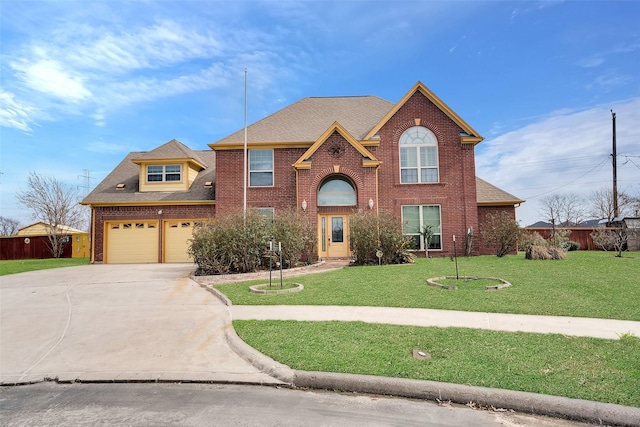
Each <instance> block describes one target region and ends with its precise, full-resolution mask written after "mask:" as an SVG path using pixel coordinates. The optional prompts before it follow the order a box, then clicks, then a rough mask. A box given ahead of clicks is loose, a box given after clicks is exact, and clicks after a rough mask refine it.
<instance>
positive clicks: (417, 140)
mask: <svg viewBox="0 0 640 427" xmlns="http://www.w3.org/2000/svg"><path fill="white" fill-rule="evenodd" d="M400 182H401V183H402V184H417V183H425V182H439V177H438V139H437V138H436V136H435V135H434V134H433V132H431V131H430V130H429V129H427V128H425V127H422V126H414V127H412V128H409V129H407V130H406V131H405V132H404V133H403V134H402V136H401V137H400Z"/></svg>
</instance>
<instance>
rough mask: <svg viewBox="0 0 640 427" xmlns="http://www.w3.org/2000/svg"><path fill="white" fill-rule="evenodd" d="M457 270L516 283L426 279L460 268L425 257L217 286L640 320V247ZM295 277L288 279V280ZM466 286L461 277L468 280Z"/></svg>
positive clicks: (243, 295)
mask: <svg viewBox="0 0 640 427" xmlns="http://www.w3.org/2000/svg"><path fill="white" fill-rule="evenodd" d="M458 271H459V275H460V276H477V277H499V278H501V279H504V280H507V281H509V282H511V283H512V285H513V286H512V287H510V288H506V289H502V290H498V291H486V290H484V287H482V286H461V287H460V289H458V290H455V291H454V290H447V289H437V288H433V287H431V286H429V285H427V279H428V278H431V277H441V276H451V275H454V276H455V274H456V272H455V264H454V262H453V261H451V260H450V259H449V258H432V259H424V258H420V259H417V260H416V263H415V264H413V265H390V266H382V267H380V266H367V267H348V268H344V269H342V270H339V271H332V272H326V273H318V274H309V275H305V276H300V277H297V278H296V279H295V281H296V282H299V283H301V284H303V285H304V291H302V292H298V293H291V294H281V295H257V294H253V293H251V292H249V285H251V284H256V283H264V280H262V281H254V282H244V283H235V284H226V285H217V286H216V288H217V289H219V290H220V291H221V292H223V293H224V294H225V295H227V296H228V297H229V298H230V299H231V301H232V302H233V304H238V305H242V304H244V305H280V304H285V305H286V304H291V305H353V306H377V307H415V308H434V309H445V310H462V311H484V312H493V313H521V314H540V315H552V316H576V317H595V318H604V319H622V320H640V303H639V302H640V300H639V299H638V295H640V253H638V252H635V253H625V256H624V257H623V258H617V257H615V256H613V254H612V253H608V252H597V251H580V252H569V253H568V254H567V259H566V260H562V261H530V260H525V259H524V256H523V255H522V254H520V255H517V256H506V257H504V258H498V257H496V256H482V257H472V258H464V257H462V258H458ZM288 280H291V279H288ZM463 285H464V283H463Z"/></svg>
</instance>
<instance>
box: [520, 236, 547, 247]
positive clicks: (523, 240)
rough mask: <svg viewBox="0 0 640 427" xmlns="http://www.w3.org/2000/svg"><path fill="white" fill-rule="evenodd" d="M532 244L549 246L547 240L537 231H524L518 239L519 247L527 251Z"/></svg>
mask: <svg viewBox="0 0 640 427" xmlns="http://www.w3.org/2000/svg"><path fill="white" fill-rule="evenodd" d="M531 246H547V241H546V240H544V237H542V235H540V233H538V232H537V231H534V232H533V233H529V232H523V233H522V236H521V237H520V240H519V241H518V249H519V250H521V251H526V250H527V249H528V248H529V247H531Z"/></svg>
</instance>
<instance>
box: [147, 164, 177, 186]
mask: <svg viewBox="0 0 640 427" xmlns="http://www.w3.org/2000/svg"><path fill="white" fill-rule="evenodd" d="M181 180H182V167H181V166H180V165H149V166H147V182H176V181H181Z"/></svg>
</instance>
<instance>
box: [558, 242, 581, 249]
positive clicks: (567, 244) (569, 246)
mask: <svg viewBox="0 0 640 427" xmlns="http://www.w3.org/2000/svg"><path fill="white" fill-rule="evenodd" d="M562 249H564V250H565V251H567V252H571V251H577V250H579V249H580V243H578V242H573V241H571V240H569V241H568V242H565V244H564V245H562Z"/></svg>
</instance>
